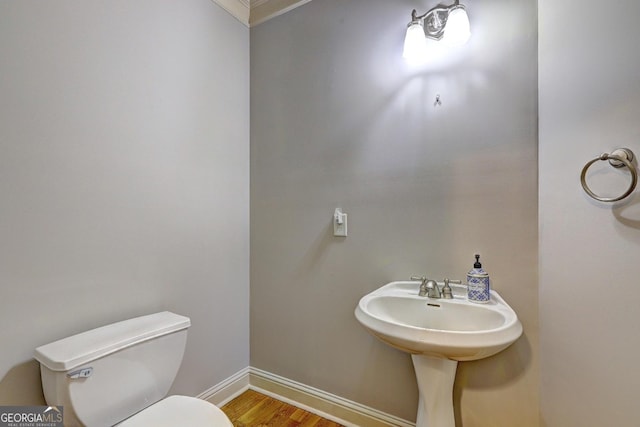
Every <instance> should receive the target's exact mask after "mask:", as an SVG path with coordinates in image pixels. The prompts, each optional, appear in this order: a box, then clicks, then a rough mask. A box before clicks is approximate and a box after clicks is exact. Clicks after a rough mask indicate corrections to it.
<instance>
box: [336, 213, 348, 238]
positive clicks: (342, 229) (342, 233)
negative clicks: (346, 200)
mask: <svg viewBox="0 0 640 427" xmlns="http://www.w3.org/2000/svg"><path fill="white" fill-rule="evenodd" d="M333 235H334V236H339V237H346V236H347V214H346V213H342V209H340V208H337V209H336V210H335V212H334V213H333Z"/></svg>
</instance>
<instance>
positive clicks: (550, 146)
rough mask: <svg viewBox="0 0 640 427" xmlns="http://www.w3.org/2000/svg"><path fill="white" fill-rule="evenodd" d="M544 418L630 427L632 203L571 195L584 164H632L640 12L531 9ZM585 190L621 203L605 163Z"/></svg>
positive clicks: (639, 349)
mask: <svg viewBox="0 0 640 427" xmlns="http://www.w3.org/2000/svg"><path fill="white" fill-rule="evenodd" d="M539 8H540V12H539V14H540V15H539V17H540V52H539V55H540V81H539V87H540V201H539V203H540V320H541V322H540V343H541V366H543V368H542V372H541V374H542V375H541V389H540V397H541V414H542V415H541V416H542V419H543V425H545V426H549V427H573V426H576V427H578V426H579V427H599V426H603V425H610V426H631V425H638V419H639V417H638V403H637V400H638V399H637V397H638V385H639V384H640V370H639V369H638V367H637V364H638V360H637V357H638V354H640V338H639V335H638V325H639V324H640V310H639V309H638V298H637V296H636V293H637V291H638V259H639V257H640V193H639V191H638V190H636V191H635V193H634V194H633V195H632V196H631V197H630V198H629V199H627V200H626V201H624V202H620V203H616V204H613V205H612V204H605V203H598V202H595V201H593V200H591V199H590V198H589V197H588V196H587V195H586V194H585V193H584V192H583V190H582V188H581V186H580V181H579V177H580V171H581V170H582V168H583V166H584V165H585V163H586V162H587V161H589V160H591V159H593V158H595V157H597V156H598V155H599V154H600V153H603V152H611V150H613V149H614V148H616V147H628V148H631V149H632V150H633V151H634V152H635V153H636V155H639V154H640V126H639V125H638V118H639V112H640V78H639V76H640V57H639V56H638V46H637V44H638V39H640V27H639V26H638V25H637V20H638V17H639V16H640V3H639V2H637V1H636V0H623V1H619V2H616V3H615V10H614V11H613V13H612V14H611V16H609V17H608V19H607V22H608V24H607V25H606V29H605V28H603V27H602V24H603V21H602V3H600V2H596V1H594V0H589V1H587V2H584V1H581V2H578V1H566V2H551V1H548V0H544V1H540V2H539ZM590 172H592V173H590V174H589V183H590V184H591V186H592V188H593V189H594V190H595V191H596V192H598V193H600V194H602V195H606V196H616V195H619V194H622V193H623V192H624V190H625V189H626V188H627V187H628V185H629V179H630V178H629V174H628V173H627V172H626V171H622V170H621V171H617V170H613V169H612V168H611V167H609V166H608V164H607V163H605V162H598V163H597V164H595V165H594V166H592V168H591V169H590Z"/></svg>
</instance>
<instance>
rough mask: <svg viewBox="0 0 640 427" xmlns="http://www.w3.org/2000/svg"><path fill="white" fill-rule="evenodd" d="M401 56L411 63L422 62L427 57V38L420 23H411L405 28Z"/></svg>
mask: <svg viewBox="0 0 640 427" xmlns="http://www.w3.org/2000/svg"><path fill="white" fill-rule="evenodd" d="M402 56H403V58H405V59H407V60H409V61H412V62H414V61H421V60H424V58H425V57H426V56H427V38H426V37H425V35H424V27H423V26H422V21H420V22H413V23H411V24H410V25H409V26H408V27H407V35H406V36H405V38H404V50H403V52H402Z"/></svg>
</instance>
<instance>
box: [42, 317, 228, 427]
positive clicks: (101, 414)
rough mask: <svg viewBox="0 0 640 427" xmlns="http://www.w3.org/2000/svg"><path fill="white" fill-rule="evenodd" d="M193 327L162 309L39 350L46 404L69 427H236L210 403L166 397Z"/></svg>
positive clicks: (195, 399)
mask: <svg viewBox="0 0 640 427" xmlns="http://www.w3.org/2000/svg"><path fill="white" fill-rule="evenodd" d="M190 325H191V321H190V320H189V318H188V317H184V316H180V315H178V314H174V313H171V312H168V311H165V312H161V313H155V314H151V315H148V316H141V317H136V318H134V319H129V320H124V321H122V322H117V323H113V324H111V325H107V326H103V327H100V328H97V329H93V330H90V331H87V332H83V333H80V334H77V335H73V336H71V337H68V338H64V339H61V340H59V341H55V342H52V343H51V344H47V345H43V346H41V347H38V348H37V349H36V350H35V354H34V357H35V359H36V360H37V361H38V362H40V375H41V378H42V389H43V391H44V396H45V399H46V401H47V405H49V406H59V405H62V406H63V414H64V425H65V427H76V426H78V427H79V426H85V427H102V426H104V427H107V426H114V425H117V426H119V427H151V426H153V427H175V426H189V427H233V424H232V423H231V421H230V420H229V419H228V418H227V416H226V415H225V414H224V412H222V411H221V410H220V409H219V408H218V407H216V406H215V405H213V404H211V403H209V402H207V401H205V400H202V399H198V398H195V397H187V396H169V397H165V396H166V394H167V392H168V391H169V388H170V387H171V384H172V383H173V380H174V379H175V376H176V374H177V372H178V369H179V368H180V364H181V363H182V357H183V355H184V349H185V345H186V343H187V329H188V328H189V326H190Z"/></svg>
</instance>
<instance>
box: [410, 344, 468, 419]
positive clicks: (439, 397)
mask: <svg viewBox="0 0 640 427" xmlns="http://www.w3.org/2000/svg"><path fill="white" fill-rule="evenodd" d="M411 360H413V367H414V369H415V371H416V379H417V380H418V390H419V391H420V401H419V403H418V418H417V420H416V427H455V425H456V421H455V417H454V415H453V382H454V381H455V379H456V369H457V367H458V362H457V361H455V360H449V359H439V358H435V357H429V356H424V355H421V354H412V355H411Z"/></svg>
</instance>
